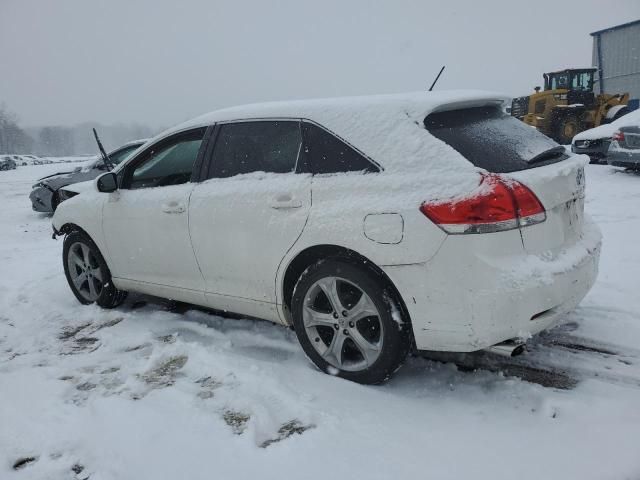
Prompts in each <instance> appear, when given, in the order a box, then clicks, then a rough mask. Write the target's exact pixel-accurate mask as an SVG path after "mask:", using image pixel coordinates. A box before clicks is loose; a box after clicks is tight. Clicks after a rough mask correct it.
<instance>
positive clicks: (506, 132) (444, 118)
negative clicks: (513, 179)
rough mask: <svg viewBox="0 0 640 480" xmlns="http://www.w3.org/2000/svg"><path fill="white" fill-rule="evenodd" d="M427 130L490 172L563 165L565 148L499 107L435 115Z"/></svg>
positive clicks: (426, 123) (507, 171) (430, 119)
mask: <svg viewBox="0 0 640 480" xmlns="http://www.w3.org/2000/svg"><path fill="white" fill-rule="evenodd" d="M424 125H425V127H426V128H427V130H428V131H429V132H430V133H431V134H432V135H434V136H435V137H437V138H439V139H440V140H442V141H443V142H445V143H447V144H449V145H450V146H452V147H453V148H454V149H456V150H457V151H458V152H460V153H461V154H462V155H463V156H464V157H465V158H466V159H467V160H468V161H470V162H471V163H472V164H473V165H475V166H476V167H479V168H483V169H485V170H487V171H489V172H495V173H509V172H517V171H520V170H526V169H528V168H533V167H540V166H542V165H549V164H551V163H556V162H560V161H562V160H565V159H567V158H568V155H567V154H566V153H565V150H564V149H563V147H560V146H559V145H558V144H557V143H556V142H554V141H553V140H551V139H550V138H549V137H547V136H545V135H543V134H542V133H540V132H539V131H538V130H536V129H535V128H533V127H530V126H529V125H527V124H525V123H524V122H521V121H520V120H518V119H516V118H514V117H512V116H510V115H507V114H505V113H504V112H502V110H501V109H499V108H497V107H477V108H465V109H460V110H451V111H447V112H438V113H432V114H431V115H429V116H427V118H425V120H424Z"/></svg>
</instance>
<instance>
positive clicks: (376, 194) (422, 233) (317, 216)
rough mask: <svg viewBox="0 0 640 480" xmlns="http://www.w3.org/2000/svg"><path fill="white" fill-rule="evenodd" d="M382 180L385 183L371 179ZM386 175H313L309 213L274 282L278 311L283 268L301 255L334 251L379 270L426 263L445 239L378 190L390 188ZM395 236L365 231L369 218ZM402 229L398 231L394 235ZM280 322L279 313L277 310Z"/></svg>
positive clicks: (410, 206) (414, 206)
mask: <svg viewBox="0 0 640 480" xmlns="http://www.w3.org/2000/svg"><path fill="white" fill-rule="evenodd" d="M378 175H385V176H384V177H376V176H378ZM393 181H394V180H393V178H392V176H391V175H387V174H385V173H380V174H377V173H373V174H366V175H363V174H359V173H347V174H336V175H316V176H314V177H313V181H312V188H311V190H312V207H311V212H310V214H309V219H308V221H307V224H306V226H305V228H304V230H303V232H302V235H301V236H300V238H299V239H298V241H297V242H296V243H295V244H294V246H293V247H292V248H291V249H290V250H289V252H287V254H286V255H285V257H284V259H283V261H282V262H281V264H280V267H279V269H278V274H277V277H276V290H277V291H276V295H277V297H276V298H277V303H278V305H279V307H281V305H282V303H283V298H282V282H283V279H284V275H285V273H286V271H287V267H288V266H289V265H290V264H291V262H292V261H293V259H294V258H295V257H296V256H297V255H298V254H299V253H300V252H302V251H303V250H306V249H307V248H310V247H313V246H316V245H335V246H339V247H343V248H347V249H350V250H353V251H355V252H357V253H359V254H360V255H362V256H364V257H366V258H368V259H369V260H371V261H372V262H373V263H374V264H376V265H378V266H381V267H382V266H385V265H407V264H417V263H424V262H427V261H428V260H429V259H430V258H432V257H433V256H434V255H435V254H436V252H437V251H438V249H439V248H440V246H441V245H442V243H443V241H444V239H445V238H446V234H445V233H444V232H443V231H442V230H441V229H440V228H438V227H437V226H435V225H434V224H433V223H431V222H430V221H429V220H428V219H427V218H426V217H425V216H424V215H423V214H422V213H421V212H420V210H419V207H420V203H419V202H418V201H416V200H407V202H408V203H406V204H405V203H403V201H401V202H397V196H396V195H395V194H394V193H393V192H389V191H388V189H387V190H386V191H385V189H383V188H381V185H383V184H387V185H389V184H392V183H390V182H393ZM372 217H374V218H376V223H378V220H377V219H381V221H380V224H381V225H382V226H383V227H385V226H387V227H390V228H392V229H397V230H398V231H397V232H396V231H393V232H389V231H386V232H384V234H382V233H381V235H380V236H377V235H376V230H375V229H370V225H371V223H372V222H371V218H372ZM400 229H402V231H399V230H400ZM383 230H384V228H383ZM280 313H281V316H282V317H283V318H284V313H283V312H282V310H281V309H280Z"/></svg>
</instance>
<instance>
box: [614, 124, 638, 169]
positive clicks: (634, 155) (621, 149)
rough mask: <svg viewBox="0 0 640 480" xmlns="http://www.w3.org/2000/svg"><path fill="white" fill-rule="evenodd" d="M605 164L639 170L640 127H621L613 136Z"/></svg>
mask: <svg viewBox="0 0 640 480" xmlns="http://www.w3.org/2000/svg"><path fill="white" fill-rule="evenodd" d="M607 163H608V164H609V165H613V166H614V167H625V168H629V169H632V170H640V126H638V125H634V126H628V127H621V128H620V130H618V131H617V132H615V133H614V134H613V137H612V140H611V145H610V146H609V152H608V153H607Z"/></svg>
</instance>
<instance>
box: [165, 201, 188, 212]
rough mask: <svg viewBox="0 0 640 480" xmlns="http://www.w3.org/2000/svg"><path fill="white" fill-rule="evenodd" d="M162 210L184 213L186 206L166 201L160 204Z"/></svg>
mask: <svg viewBox="0 0 640 480" xmlns="http://www.w3.org/2000/svg"><path fill="white" fill-rule="evenodd" d="M162 211H163V212H164V213H184V212H186V211H187V208H186V207H185V206H184V205H183V204H182V203H179V202H167V203H163V204H162Z"/></svg>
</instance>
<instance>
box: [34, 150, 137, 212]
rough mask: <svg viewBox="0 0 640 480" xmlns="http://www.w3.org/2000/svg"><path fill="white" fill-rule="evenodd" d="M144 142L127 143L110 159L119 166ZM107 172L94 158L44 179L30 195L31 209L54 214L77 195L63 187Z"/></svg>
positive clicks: (101, 163)
mask: <svg viewBox="0 0 640 480" xmlns="http://www.w3.org/2000/svg"><path fill="white" fill-rule="evenodd" d="M144 142H146V139H143V140H135V141H133V142H129V143H126V144H125V145H123V146H121V147H120V148H117V149H116V150H114V151H113V152H111V153H109V158H110V159H111V161H112V162H113V163H114V164H116V165H117V164H119V163H120V162H122V161H123V160H124V159H125V158H127V157H128V156H129V155H131V154H132V153H133V152H134V151H135V150H137V149H138V148H139V147H140V146H141V145H143V144H144ZM106 170H108V168H107V166H106V165H105V163H104V161H103V160H102V158H94V159H91V160H88V161H87V162H86V163H85V165H84V166H82V167H76V168H75V169H74V170H72V171H69V172H59V173H54V174H53V175H49V176H46V177H42V178H41V179H40V180H38V182H37V183H36V184H35V185H33V186H32V190H31V194H30V195H29V199H30V200H31V207H32V208H33V210H34V211H36V212H42V213H52V212H54V211H55V209H56V208H57V207H58V205H59V204H60V202H62V201H64V200H67V198H68V195H73V194H74V193H75V192H70V191H65V190H64V189H63V188H62V187H66V186H68V185H71V184H74V183H77V182H85V181H87V180H92V179H94V178H96V177H97V176H98V175H100V174H101V173H104V172H105V171H106Z"/></svg>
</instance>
